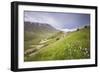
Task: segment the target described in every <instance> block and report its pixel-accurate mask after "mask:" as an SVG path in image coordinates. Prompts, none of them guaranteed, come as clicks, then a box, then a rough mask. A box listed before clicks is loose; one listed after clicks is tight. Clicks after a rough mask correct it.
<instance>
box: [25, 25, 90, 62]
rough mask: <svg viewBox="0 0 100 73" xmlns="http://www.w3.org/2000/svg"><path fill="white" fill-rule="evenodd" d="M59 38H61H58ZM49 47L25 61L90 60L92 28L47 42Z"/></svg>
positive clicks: (26, 58)
mask: <svg viewBox="0 0 100 73" xmlns="http://www.w3.org/2000/svg"><path fill="white" fill-rule="evenodd" d="M56 37H59V36H56ZM47 43H48V46H45V47H43V48H41V50H40V51H39V52H38V53H37V54H35V55H33V56H30V57H25V58H24V61H46V60H71V59H88V58H90V28H89V27H88V28H84V29H80V30H79V31H75V32H71V33H69V34H68V35H66V36H65V37H61V36H60V39H59V40H55V38H53V39H51V40H50V41H48V42H47Z"/></svg>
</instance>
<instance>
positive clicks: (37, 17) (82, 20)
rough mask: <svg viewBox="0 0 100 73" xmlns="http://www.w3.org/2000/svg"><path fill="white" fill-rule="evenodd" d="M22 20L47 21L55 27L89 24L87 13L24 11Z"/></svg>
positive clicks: (72, 27) (77, 26) (74, 27)
mask: <svg viewBox="0 0 100 73" xmlns="http://www.w3.org/2000/svg"><path fill="white" fill-rule="evenodd" d="M24 21H30V22H39V23H48V24H50V25H51V26H53V27H54V28H56V29H69V30H70V29H76V28H80V27H83V26H85V25H90V15H89V14H79V13H60V12H58V13H56V12H37V11H35V12H34V11H24Z"/></svg>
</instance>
